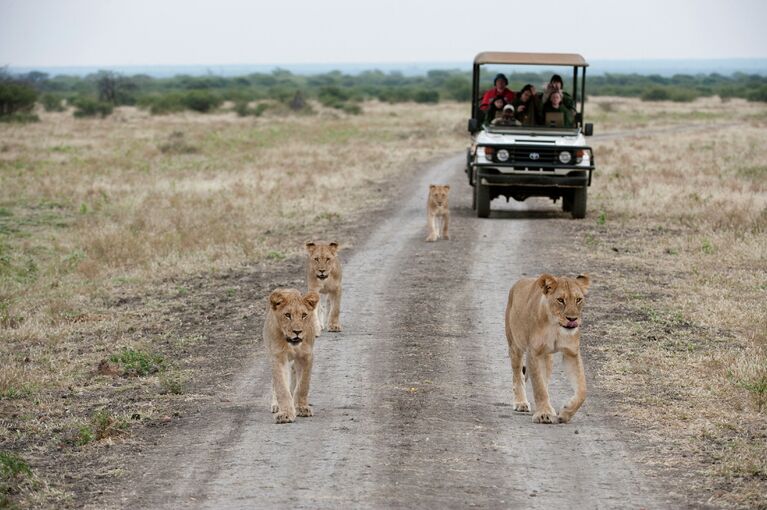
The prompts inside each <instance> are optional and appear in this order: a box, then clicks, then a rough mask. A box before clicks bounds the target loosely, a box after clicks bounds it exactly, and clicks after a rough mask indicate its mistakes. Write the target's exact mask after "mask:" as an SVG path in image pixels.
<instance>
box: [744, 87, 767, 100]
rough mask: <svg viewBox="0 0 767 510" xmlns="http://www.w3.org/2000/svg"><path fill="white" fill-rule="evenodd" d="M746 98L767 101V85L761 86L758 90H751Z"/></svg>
mask: <svg viewBox="0 0 767 510" xmlns="http://www.w3.org/2000/svg"><path fill="white" fill-rule="evenodd" d="M746 99H747V100H749V101H754V102H756V101H761V102H763V103H767V86H764V85H763V86H761V87H759V88H758V89H756V90H752V91H750V92H749V93H748V94H746Z"/></svg>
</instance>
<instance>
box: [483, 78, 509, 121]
mask: <svg viewBox="0 0 767 510" xmlns="http://www.w3.org/2000/svg"><path fill="white" fill-rule="evenodd" d="M508 85H509V80H508V79H507V78H506V75H505V74H503V73H498V74H496V75H495V80H493V88H491V89H490V90H488V91H487V92H485V94H484V95H483V96H482V102H481V103H480V104H479V109H480V110H482V111H487V109H488V108H490V104H491V103H492V101H493V99H495V98H496V97H499V96H500V97H502V98H503V100H504V102H506V103H510V102H512V101H514V92H513V91H512V90H510V89H508V88H506V87H507V86H508ZM490 120H492V118H491V119H490Z"/></svg>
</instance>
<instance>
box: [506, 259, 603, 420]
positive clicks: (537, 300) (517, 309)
mask: <svg viewBox="0 0 767 510" xmlns="http://www.w3.org/2000/svg"><path fill="white" fill-rule="evenodd" d="M589 284H590V279H589V277H588V275H580V276H578V277H577V278H565V277H560V278H558V277H556V276H552V275H550V274H542V275H541V276H539V277H538V278H523V279H521V280H519V281H518V282H517V283H515V284H514V286H513V287H512V288H511V290H510V291H509V302H508V304H507V305H506V340H507V341H508V343H509V357H510V358H511V371H512V381H513V388H514V410H515V411H524V412H527V411H529V410H530V402H528V400H527V395H525V379H524V372H523V370H524V367H523V366H522V356H523V355H524V354H526V355H527V372H528V374H529V375H530V378H531V380H532V383H533V395H534V396H535V414H534V415H533V422H534V423H557V422H558V421H559V422H562V423H567V422H568V421H570V418H572V417H573V415H574V414H575V412H576V411H577V410H578V408H579V407H581V405H582V404H583V401H584V400H585V399H586V377H585V376H584V374H583V361H582V360H581V353H580V338H581V334H580V326H581V309H582V308H583V298H584V296H586V294H587V292H588V288H589ZM555 352H561V353H562V364H563V365H564V369H565V373H566V374H567V377H568V379H569V380H570V385H571V386H572V388H573V391H574V392H575V394H574V395H573V396H572V398H570V400H569V401H568V402H567V403H566V404H565V405H564V407H562V410H561V411H559V416H557V413H556V411H555V410H554V408H553V407H552V406H551V403H550V402H549V382H550V380H551V366H552V363H553V354H554V353H555Z"/></svg>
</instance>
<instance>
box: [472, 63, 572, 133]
mask: <svg viewBox="0 0 767 510" xmlns="http://www.w3.org/2000/svg"><path fill="white" fill-rule="evenodd" d="M475 69H476V68H475ZM477 78H478V80H477ZM504 79H505V80H504ZM504 81H505V83H504ZM475 85H476V87H475V96H476V97H475V98H474V105H473V113H474V114H475V115H474V118H476V119H478V121H479V122H480V123H481V125H482V126H484V128H485V129H489V130H493V131H495V130H499V131H500V130H504V131H505V130H539V129H543V130H550V129H558V130H567V131H571V130H574V129H577V128H578V127H582V125H583V93H584V85H585V83H584V69H583V68H582V67H573V66H552V65H545V66H542V65H508V64H503V65H501V64H483V65H481V66H479V76H478V77H477V76H475ZM504 85H505V87H504Z"/></svg>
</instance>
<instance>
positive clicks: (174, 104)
mask: <svg viewBox="0 0 767 510" xmlns="http://www.w3.org/2000/svg"><path fill="white" fill-rule="evenodd" d="M138 104H139V107H141V108H148V109H149V113H151V114H152V115H163V114H166V113H173V112H180V111H182V110H184V109H186V106H184V99H183V94H180V93H178V92H170V93H168V94H163V95H161V96H144V97H142V98H141V99H139V102H138Z"/></svg>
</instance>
